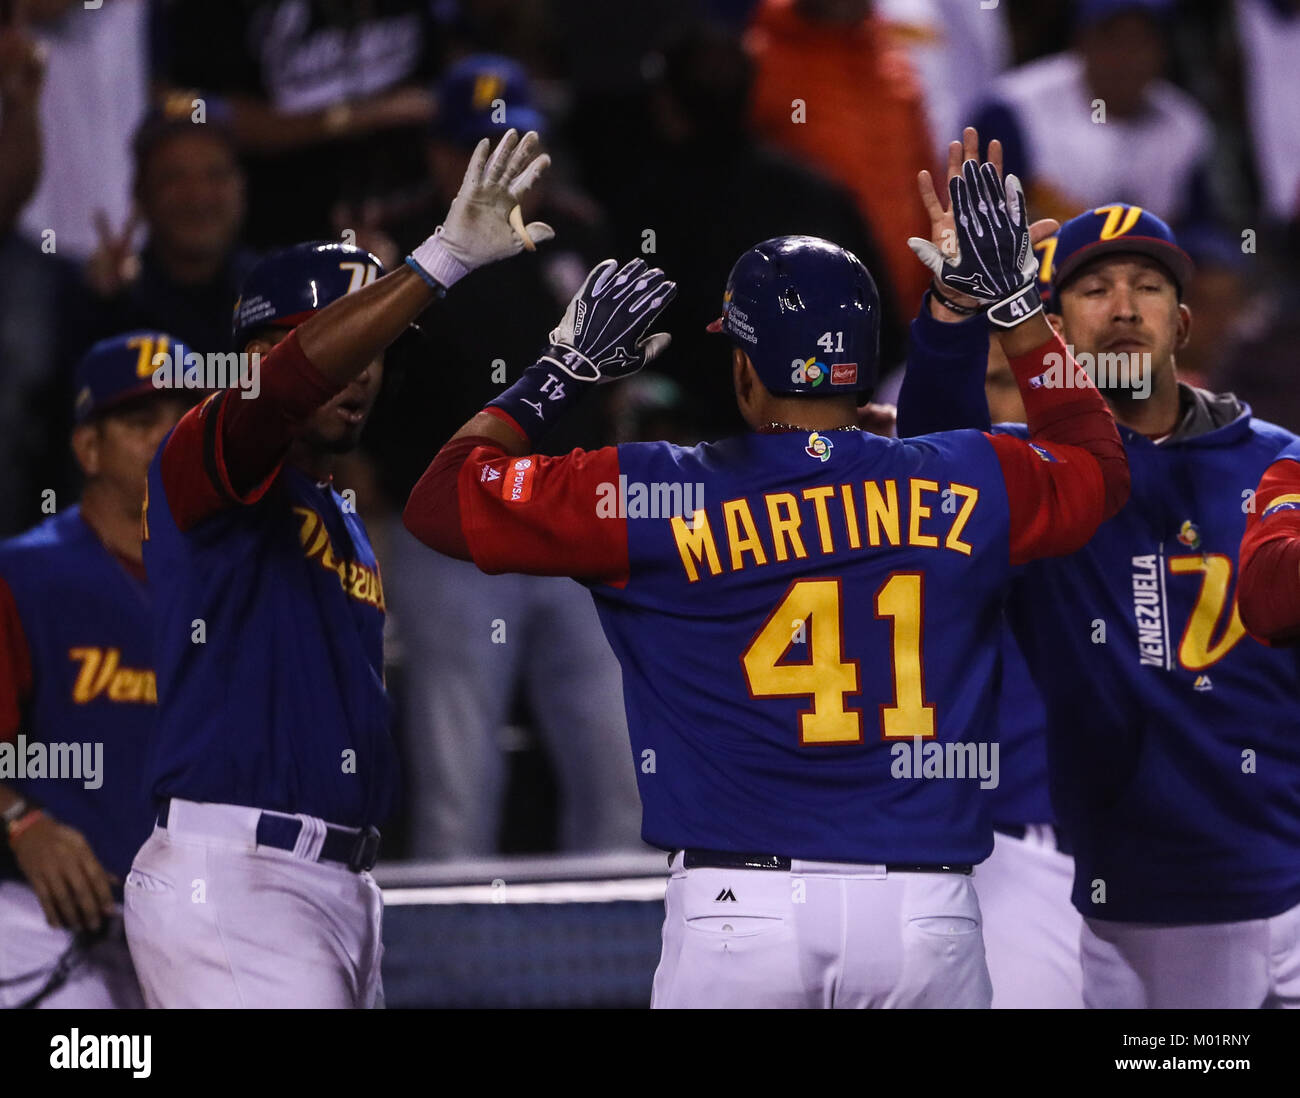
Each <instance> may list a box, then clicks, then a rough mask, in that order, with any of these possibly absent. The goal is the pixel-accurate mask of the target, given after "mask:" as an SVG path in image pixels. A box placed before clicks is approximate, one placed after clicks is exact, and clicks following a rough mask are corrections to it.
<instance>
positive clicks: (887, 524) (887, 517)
mask: <svg viewBox="0 0 1300 1098" xmlns="http://www.w3.org/2000/svg"><path fill="white" fill-rule="evenodd" d="M884 484H885V496H884V498H883V499H882V498H881V496H880V484H879V483H877V482H876V481H874V480H868V481H864V482H863V485H862V486H863V488H864V489H865V490H866V494H867V541H868V542H870V543H871V544H872V545H879V544H880V532H881V529H882V528H883V530H884V532H885V535H886V536H887V537H888V538H889V544H890V545H898V544H899V540H898V482H897V481H894V480H887V481H885V482H884ZM855 548H856V546H855Z"/></svg>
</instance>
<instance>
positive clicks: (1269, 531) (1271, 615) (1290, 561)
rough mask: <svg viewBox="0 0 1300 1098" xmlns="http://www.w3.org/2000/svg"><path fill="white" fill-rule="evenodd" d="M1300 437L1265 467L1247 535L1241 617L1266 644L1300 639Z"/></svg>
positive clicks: (1239, 597) (1243, 541)
mask: <svg viewBox="0 0 1300 1098" xmlns="http://www.w3.org/2000/svg"><path fill="white" fill-rule="evenodd" d="M1297 512H1300V442H1297V443H1292V444H1291V445H1290V446H1288V447H1287V448H1286V449H1284V450H1283V451H1282V452H1281V453H1279V454H1278V455H1277V460H1276V461H1275V462H1274V463H1273V464H1272V465H1270V466H1269V467H1268V468H1267V469H1265V470H1264V475H1263V476H1262V477H1261V478H1260V481H1259V486H1258V488H1256V490H1255V494H1254V497H1253V500H1252V506H1251V507H1250V509H1249V510H1248V511H1247V514H1246V533H1245V535H1244V536H1243V537H1242V539H1241V582H1240V583H1239V584H1238V589H1237V602H1238V604H1239V605H1240V607H1241V623H1242V625H1244V626H1245V627H1246V629H1247V630H1248V631H1249V632H1250V634H1251V636H1253V637H1255V638H1256V639H1258V640H1260V641H1262V642H1263V643H1264V644H1267V645H1269V646H1270V647H1271V646H1273V645H1277V646H1279V647H1281V646H1287V645H1293V644H1295V643H1296V641H1297V640H1300V583H1297V579H1300V522H1298V521H1297V518H1298V517H1300V516H1297Z"/></svg>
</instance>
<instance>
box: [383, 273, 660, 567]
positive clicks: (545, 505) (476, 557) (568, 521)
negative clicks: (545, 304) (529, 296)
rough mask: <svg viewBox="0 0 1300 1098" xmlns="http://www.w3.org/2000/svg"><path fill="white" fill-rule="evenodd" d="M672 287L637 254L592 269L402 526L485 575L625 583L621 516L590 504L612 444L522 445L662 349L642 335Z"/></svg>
mask: <svg viewBox="0 0 1300 1098" xmlns="http://www.w3.org/2000/svg"><path fill="white" fill-rule="evenodd" d="M676 290H677V287H676V284H675V283H673V282H670V281H669V280H668V278H667V277H666V276H665V275H664V273H663V272H662V271H660V270H658V269H657V268H656V269H647V268H646V265H645V263H644V262H642V261H641V260H639V259H638V260H633V261H632V262H631V263H628V264H626V265H625V266H624V267H622V268H619V267H618V265H617V264H616V263H615V262H614V260H612V259H607V260H605V261H604V262H603V263H601V264H600V265H599V266H597V267H596V268H595V270H593V271H592V272H591V273H590V274H589V275H588V276H587V280H586V282H584V283H583V285H582V287H581V289H579V290H578V292H577V293H576V294H575V295H574V297H573V300H572V301H570V302H569V307H568V309H567V310H566V311H565V314H564V317H563V319H562V320H561V321H560V323H559V325H558V326H557V327H556V328H555V329H554V330H553V331H552V332H551V335H550V340H551V346H550V348H549V350H548V351H547V353H546V354H545V355H543V356H542V357H541V358H540V359H539V360H538V361H537V362H535V363H534V364H533V365H532V366H530V367H529V368H528V369H527V370H525V371H524V372H523V374H522V375H521V376H520V378H519V380H518V381H517V382H515V384H514V385H512V386H511V387H510V388H509V389H508V390H506V392H504V393H503V394H502V395H501V396H499V397H497V398H496V399H495V400H493V401H492V402H491V403H490V404H489V405H488V407H486V408H485V409H484V410H483V411H481V412H479V413H478V414H477V415H476V416H474V417H473V418H472V419H471V420H470V421H469V422H468V423H466V424H465V426H463V427H462V428H461V429H460V430H459V431H457V432H456V434H455V435H453V436H452V438H451V439H450V441H449V442H448V443H447V444H446V445H445V446H444V447H443V448H442V450H441V451H439V453H438V455H437V457H435V458H434V460H433V462H432V464H431V465H430V466H429V468H428V470H427V471H426V472H425V474H424V476H423V477H421V478H420V482H419V483H418V484H417V485H416V486H415V490H414V491H413V492H412V493H411V497H410V499H409V500H408V501H407V504H406V510H405V512H404V513H403V515H402V521H403V522H404V523H405V524H406V528H407V529H408V530H410V531H411V533H412V534H414V535H415V536H416V537H417V538H419V539H420V540H421V541H422V542H424V543H425V544H426V545H428V546H429V547H431V548H433V549H437V550H438V551H439V552H441V553H446V554H447V555H448V556H453V557H458V558H460V559H461V560H472V561H474V563H476V564H477V565H478V566H479V567H480V568H482V569H483V570H484V571H486V572H526V573H533V574H538V575H565V576H574V577H576V578H579V579H586V580H593V581H595V580H599V581H604V582H607V583H618V582H620V581H621V580H623V579H626V577H627V567H628V558H627V527H626V524H625V522H624V520H623V519H622V518H621V517H612V516H611V517H602V516H601V514H600V512H599V508H598V507H597V502H598V500H599V498H600V491H601V486H602V485H605V486H610V485H616V484H617V483H618V475H619V467H618V451H617V450H616V449H615V448H613V447H605V448H604V449H602V450H595V451H591V452H585V451H582V450H575V451H573V452H572V453H571V454H569V455H567V456H565V457H558V458H552V457H542V456H538V455H533V454H529V450H530V449H532V447H533V446H534V444H535V442H536V440H537V439H539V438H540V437H541V436H542V434H544V433H545V432H546V431H547V430H548V429H549V428H550V427H551V426H552V425H553V424H554V423H555V422H556V421H557V420H558V419H559V418H560V416H562V415H563V414H564V412H565V411H566V410H567V409H568V408H570V407H572V406H573V405H574V404H575V403H577V402H578V401H580V400H582V399H583V398H584V397H586V396H587V395H588V394H589V393H591V392H592V391H594V389H595V387H596V386H597V385H598V384H600V383H601V382H602V381H612V380H614V379H617V378H620V377H626V376H627V375H628V374H632V373H635V372H636V371H637V370H639V369H640V368H641V367H642V366H644V365H645V364H646V363H647V362H649V361H650V360H651V359H653V358H655V357H656V356H657V355H659V354H660V353H662V351H663V350H664V348H665V347H667V346H668V342H669V336H668V335H667V334H665V333H658V334H653V335H649V334H647V333H648V331H649V329H650V327H651V326H652V325H653V324H654V322H655V321H656V319H658V317H659V314H660V313H661V312H663V310H664V309H665V308H666V307H667V305H668V303H669V301H671V300H672V297H673V295H674V294H675V293H676Z"/></svg>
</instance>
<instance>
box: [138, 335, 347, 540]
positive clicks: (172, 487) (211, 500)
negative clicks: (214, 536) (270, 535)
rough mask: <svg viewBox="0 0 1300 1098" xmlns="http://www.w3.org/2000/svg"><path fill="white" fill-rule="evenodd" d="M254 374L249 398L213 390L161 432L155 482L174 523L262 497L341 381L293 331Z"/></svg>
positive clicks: (185, 525) (189, 521)
mask: <svg viewBox="0 0 1300 1098" xmlns="http://www.w3.org/2000/svg"><path fill="white" fill-rule="evenodd" d="M259 380H260V384H261V391H260V392H259V394H258V396H257V398H256V399H254V400H245V399H244V398H243V396H242V394H241V393H240V392H238V391H236V390H233V389H223V390H221V391H220V392H217V393H213V394H212V396H210V397H208V398H207V400H205V401H203V403H202V404H200V405H198V407H196V408H191V409H190V411H189V412H187V413H186V415H185V416H184V418H183V419H182V420H181V421H180V423H178V424H177V425H176V428H175V430H173V431H172V433H171V435H170V436H169V437H168V439H167V442H166V444H165V445H164V447H163V453H162V459H161V460H162V482H163V487H164V489H165V490H166V493H167V505H168V507H170V508H171V512H172V516H173V518H174V519H175V521H176V524H177V526H178V527H180V529H182V530H187V529H189V528H190V527H192V526H194V525H195V523H197V522H199V521H201V520H202V519H204V518H207V517H208V516H209V515H211V514H213V513H215V512H217V511H219V510H221V509H222V508H224V507H233V506H238V505H241V504H251V503H256V502H257V501H258V500H259V499H261V498H262V496H263V495H265V494H266V491H267V489H268V488H270V486H271V485H272V483H274V481H275V478H276V476H278V475H279V472H280V466H281V465H282V464H283V462H284V459H285V456H286V455H287V454H288V452H289V447H290V446H291V445H292V443H293V440H294V438H295V437H296V436H297V434H298V432H299V431H300V430H301V429H302V426H303V425H304V424H305V423H306V422H307V420H308V419H310V418H311V416H312V414H313V413H314V412H315V411H316V409H317V408H319V407H320V406H321V405H322V404H324V403H326V402H327V401H328V400H330V399H331V398H332V397H333V396H334V395H335V394H337V393H338V392H340V391H341V389H342V388H343V387H342V386H337V385H334V384H332V383H331V382H330V381H329V380H328V379H326V378H325V377H324V376H322V375H321V373H320V372H319V371H318V370H317V369H316V368H315V367H314V366H313V365H312V364H311V362H310V361H309V360H308V359H307V356H306V355H305V354H303V352H302V348H301V347H300V346H299V345H298V335H297V333H296V332H290V333H289V335H288V336H287V337H286V338H285V339H283V340H281V341H280V343H278V344H276V346H275V348H274V349H273V350H272V351H271V353H270V354H268V355H267V356H266V360H265V361H264V362H262V363H261V372H260V376H259Z"/></svg>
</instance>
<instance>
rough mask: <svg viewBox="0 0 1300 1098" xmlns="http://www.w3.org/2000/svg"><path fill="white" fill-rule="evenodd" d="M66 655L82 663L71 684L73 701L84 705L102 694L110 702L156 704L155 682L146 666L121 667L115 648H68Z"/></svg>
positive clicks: (118, 650)
mask: <svg viewBox="0 0 1300 1098" xmlns="http://www.w3.org/2000/svg"><path fill="white" fill-rule="evenodd" d="M68 658H69V659H70V660H72V661H73V662H74V663H79V664H81V667H80V669H79V670H78V671H77V678H76V681H75V682H74V683H73V684H72V700H73V702H75V703H76V704H77V705H86V704H88V703H90V702H92V701H94V700H95V699H96V698H98V697H100V696H101V695H103V696H105V697H107V698H108V700H109V701H112V702H145V703H148V704H151V705H152V704H156V703H157V701H158V683H157V679H156V677H155V676H154V673H153V671H151V670H148V669H147V668H136V667H122V666H121V659H122V652H121V649H118V648H107V649H105V648H99V647H97V646H96V647H91V646H87V647H84V648H69V649H68Z"/></svg>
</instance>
